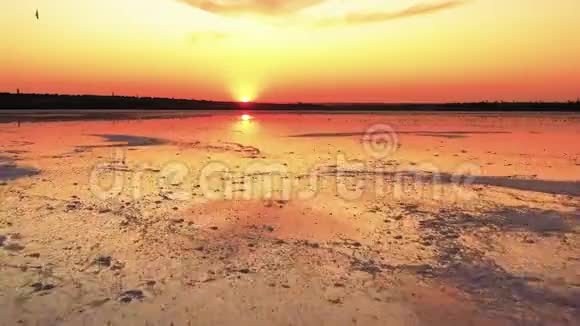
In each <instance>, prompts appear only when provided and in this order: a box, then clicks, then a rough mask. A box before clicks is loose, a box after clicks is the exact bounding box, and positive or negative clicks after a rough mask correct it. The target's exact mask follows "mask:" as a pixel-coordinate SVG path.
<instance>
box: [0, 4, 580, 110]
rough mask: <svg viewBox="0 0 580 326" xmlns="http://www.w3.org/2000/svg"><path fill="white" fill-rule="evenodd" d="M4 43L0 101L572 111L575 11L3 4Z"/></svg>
mask: <svg viewBox="0 0 580 326" xmlns="http://www.w3.org/2000/svg"><path fill="white" fill-rule="evenodd" d="M37 8H38V10H39V14H40V20H36V18H35V17H34V12H35V10H36V9H37ZM0 30H1V32H0V91H15V90H16V88H20V89H21V90H22V91H23V92H50V93H74V94H78V93H90V94H111V93H112V92H115V93H116V94H125V95H141V96H145V95H147V96H167V97H179V98H197V99H211V100H241V99H243V98H244V97H246V98H248V99H249V100H252V101H275V102H298V101H301V102H309V101H314V102H367V101H368V102H377V101H381V102H407V101H413V102H414V101H437V102H441V101H443V102H446V101H479V100H569V99H576V98H578V97H580V59H579V58H580V32H578V31H580V1H578V0H554V1H547V0H507V1H506V0H465V1H445V0H383V1H379V0H357V1H346V0H230V1H228V0H123V1H119V0H18V1H1V2H0Z"/></svg>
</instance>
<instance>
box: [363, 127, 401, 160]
mask: <svg viewBox="0 0 580 326" xmlns="http://www.w3.org/2000/svg"><path fill="white" fill-rule="evenodd" d="M362 144H363V147H364V150H365V152H366V153H367V154H368V155H370V156H372V157H373V158H375V159H382V158H385V157H387V156H389V155H392V154H393V153H395V151H397V149H398V148H399V137H398V136H397V133H395V130H393V128H391V126H389V125H386V124H376V125H373V126H371V127H369V128H368V129H367V130H366V132H365V135H364V136H363V138H362Z"/></svg>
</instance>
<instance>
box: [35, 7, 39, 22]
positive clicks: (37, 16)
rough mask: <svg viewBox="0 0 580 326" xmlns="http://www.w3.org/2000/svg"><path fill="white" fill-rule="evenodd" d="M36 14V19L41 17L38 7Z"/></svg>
mask: <svg viewBox="0 0 580 326" xmlns="http://www.w3.org/2000/svg"><path fill="white" fill-rule="evenodd" d="M35 16H36V19H37V20H38V19H40V16H39V15H38V9H36V14H35Z"/></svg>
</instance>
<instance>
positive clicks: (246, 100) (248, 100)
mask: <svg viewBox="0 0 580 326" xmlns="http://www.w3.org/2000/svg"><path fill="white" fill-rule="evenodd" d="M242 102H244V103H249V102H250V98H249V97H246V96H244V97H242Z"/></svg>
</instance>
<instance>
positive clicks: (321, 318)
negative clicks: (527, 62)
mask: <svg viewBox="0 0 580 326" xmlns="http://www.w3.org/2000/svg"><path fill="white" fill-rule="evenodd" d="M102 114H104V115H106V117H107V119H109V120H106V121H99V120H97V121H86V120H77V121H66V122H58V121H52V122H43V121H40V122H34V123H26V122H23V123H16V122H13V123H4V124H0V182H1V185H0V200H1V206H0V243H1V247H0V273H1V274H2V277H1V278H0V315H1V316H3V317H2V320H1V321H0V324H6V325H12V324H24V325H36V324H43V325H45V324H59V325H60V324H62V325H82V324H87V325H103V324H113V325H125V324H130V325H158V324H159V325H167V324H168V322H167V321H173V324H174V325H208V324H212V325H214V324H217V325H234V324H235V325H240V324H241V325H354V324H361V325H387V324H388V325H432V324H435V325H449V324H462V325H466V324H475V325H489V324H502V325H503V324H521V323H531V324H534V323H538V324H550V325H556V324H561V325H575V324H578V323H579V322H580V319H579V317H578V316H580V306H579V302H580V288H579V287H580V274H579V273H578V271H580V243H579V241H580V237H579V233H578V232H579V230H580V225H579V222H580V219H579V218H580V211H579V207H580V201H579V196H580V142H579V139H580V115H578V114H573V113H568V114H560V113H554V114H547V113H511V114H501V113H426V112H422V113H407V114H404V113H365V114H355V113H352V114H349V113H341V114H332V113H308V114H307V113H303V112H302V113H300V112H298V113H287V112H286V113H284V112H278V113H267V112H261V113H260V112H254V113H248V114H249V115H251V119H249V120H243V119H241V112H240V113H223V112H204V113H203V114H195V115H194V116H191V115H188V114H183V113H174V114H167V113H166V112H162V113H159V116H162V117H163V118H162V119H155V118H156V116H148V117H147V119H139V116H138V115H135V117H134V118H132V117H131V116H127V115H126V113H124V115H123V119H122V120H115V113H113V112H111V113H107V112H104V113H102ZM79 119H82V116H80V117H79ZM41 120H42V119H41ZM72 120H74V119H72ZM11 121H12V120H11Z"/></svg>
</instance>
